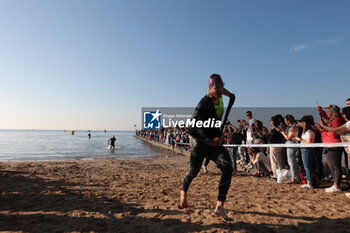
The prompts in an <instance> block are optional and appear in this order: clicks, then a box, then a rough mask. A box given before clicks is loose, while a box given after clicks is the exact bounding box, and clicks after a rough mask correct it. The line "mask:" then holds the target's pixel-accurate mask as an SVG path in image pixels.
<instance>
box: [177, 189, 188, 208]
mask: <svg viewBox="0 0 350 233" xmlns="http://www.w3.org/2000/svg"><path fill="white" fill-rule="evenodd" d="M178 207H179V209H184V208H187V207H188V204H187V192H185V191H183V190H181V191H180V204H179V205H178Z"/></svg>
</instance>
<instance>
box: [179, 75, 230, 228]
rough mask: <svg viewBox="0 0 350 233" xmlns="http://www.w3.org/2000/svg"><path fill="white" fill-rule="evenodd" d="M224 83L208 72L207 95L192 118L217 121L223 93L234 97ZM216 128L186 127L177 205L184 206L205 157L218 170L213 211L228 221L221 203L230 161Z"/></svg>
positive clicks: (226, 187) (220, 114) (228, 179)
mask: <svg viewBox="0 0 350 233" xmlns="http://www.w3.org/2000/svg"><path fill="white" fill-rule="evenodd" d="M224 85H225V84H224V82H223V81H222V79H221V76H220V75H218V74H212V75H211V76H210V77H209V81H208V94H207V95H205V96H204V97H203V98H202V99H201V100H200V102H199V103H198V105H197V107H196V109H195V111H194V113H193V115H192V119H195V120H196V121H202V122H204V121H206V120H209V119H216V120H217V121H221V118H222V115H223V113H224V104H223V100H222V96H223V95H227V96H230V98H235V95H234V94H231V93H230V92H229V91H227V90H226V89H224ZM220 127H221V125H220V126H219V127H217V126H214V127H204V126H203V127H199V126H198V125H195V126H193V127H190V128H189V130H188V133H189V134H190V135H191V136H192V140H191V145H192V150H191V155H190V170H189V171H188V172H187V174H186V175H185V177H184V180H183V185H182V190H181V192H180V203H179V206H178V207H179V208H180V209H183V208H186V207H188V203H187V192H188V189H189V187H190V184H191V182H192V180H193V179H194V178H195V177H196V176H197V175H198V173H199V171H200V169H201V166H202V163H203V160H204V158H208V159H210V160H212V161H214V162H215V163H216V165H217V166H218V167H219V168H220V170H221V179H220V183H219V194H218V197H217V203H216V208H215V214H216V215H218V216H220V217H222V218H224V219H225V220H227V221H229V220H232V219H231V218H229V217H228V216H227V215H226V213H225V210H224V202H225V200H226V195H227V192H228V190H229V188H230V184H231V178H232V171H233V169H232V162H231V159H230V155H229V152H228V151H227V150H226V149H225V148H224V147H223V146H222V143H223V135H221V132H220Z"/></svg>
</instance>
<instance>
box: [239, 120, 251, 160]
mask: <svg viewBox="0 0 350 233" xmlns="http://www.w3.org/2000/svg"><path fill="white" fill-rule="evenodd" d="M237 123H238V129H239V132H240V133H241V134H242V143H241V144H246V140H247V129H246V125H247V122H246V121H245V120H243V119H241V120H238V121H237ZM238 155H239V157H240V159H239V160H238V161H237V163H240V164H246V163H247V162H248V160H249V159H248V158H247V157H248V156H247V148H246V147H243V146H240V147H238Z"/></svg>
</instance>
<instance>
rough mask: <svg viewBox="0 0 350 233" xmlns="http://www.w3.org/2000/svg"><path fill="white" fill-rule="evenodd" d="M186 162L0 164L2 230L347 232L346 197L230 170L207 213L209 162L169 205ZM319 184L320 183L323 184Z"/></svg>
mask: <svg viewBox="0 0 350 233" xmlns="http://www.w3.org/2000/svg"><path fill="white" fill-rule="evenodd" d="M188 160H189V158H188V157H187V156H181V155H177V156H175V157H171V158H159V159H129V160H116V159H113V160H85V161H82V160H72V161H59V162H6V163H0V187H1V188H0V231H2V232H3V231H4V232H335V231H336V232H349V231H350V211H349V203H350V199H348V198H347V197H345V195H344V193H341V194H326V193H325V192H324V189H314V190H305V189H302V188H300V185H287V184H276V183H275V182H271V181H268V180H267V179H266V178H252V177H251V176H250V175H248V174H244V173H243V172H238V173H237V174H236V175H234V176H233V179H232V183H231V188H230V191H229V194H228V197H227V202H226V206H225V207H226V209H227V213H228V215H229V216H230V217H232V218H233V221H231V222H225V221H224V220H222V219H220V218H218V217H217V216H216V215H214V214H213V210H214V207H215V203H216V196H217V186H218V182H219V178H220V171H219V170H218V169H217V168H216V167H215V166H214V163H210V164H209V167H208V168H209V173H208V174H200V175H199V176H198V177H197V178H196V179H195V180H194V181H193V183H192V185H191V188H190V190H189V205H190V207H189V208H187V209H184V210H180V209H178V208H177V203H178V198H179V191H180V188H181V183H182V178H183V176H184V174H185V173H186V171H187V169H188V168H189V162H188ZM324 185H325V184H324Z"/></svg>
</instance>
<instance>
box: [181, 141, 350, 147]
mask: <svg viewBox="0 0 350 233" xmlns="http://www.w3.org/2000/svg"><path fill="white" fill-rule="evenodd" d="M176 144H177V145H186V146H189V145H191V143H182V142H177V143H176ZM223 146H224V147H284V148H287V147H288V148H291V147H296V148H310V147H346V146H350V142H339V143H290V144H284V143H283V144H282V143H281V144H224V145H223Z"/></svg>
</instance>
